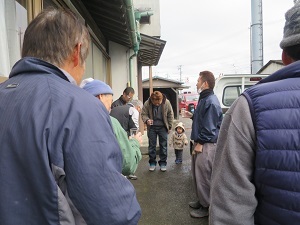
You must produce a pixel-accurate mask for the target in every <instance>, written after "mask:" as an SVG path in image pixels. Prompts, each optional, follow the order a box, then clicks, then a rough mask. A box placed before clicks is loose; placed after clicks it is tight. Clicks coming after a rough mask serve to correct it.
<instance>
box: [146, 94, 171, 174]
mask: <svg viewBox="0 0 300 225" xmlns="http://www.w3.org/2000/svg"><path fill="white" fill-rule="evenodd" d="M142 120H143V122H144V123H147V133H148V139H149V148H148V152H149V164H150V168H149V170H150V171H154V170H155V167H156V163H157V161H156V140H157V136H158V138H159V147H160V151H159V158H160V160H159V161H158V164H159V166H160V170H161V171H163V172H165V171H166V170H167V168H166V166H167V156H168V149H167V147H168V133H170V130H171V129H172V124H173V120H174V113H173V109H172V106H171V103H170V101H169V100H168V99H167V98H166V96H165V95H163V94H162V93H161V92H159V91H154V92H153V93H152V94H151V96H150V98H149V99H148V100H147V101H146V102H145V104H144V107H143V110H142Z"/></svg>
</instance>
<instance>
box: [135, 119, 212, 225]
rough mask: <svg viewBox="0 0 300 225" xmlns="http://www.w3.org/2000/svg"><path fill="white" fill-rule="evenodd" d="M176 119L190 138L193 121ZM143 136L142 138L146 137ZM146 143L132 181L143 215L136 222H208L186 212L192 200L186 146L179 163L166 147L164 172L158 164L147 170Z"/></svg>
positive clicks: (154, 224) (173, 224)
mask: <svg viewBox="0 0 300 225" xmlns="http://www.w3.org/2000/svg"><path fill="white" fill-rule="evenodd" d="M179 121H180V122H183V123H184V125H185V128H186V135H187V137H188V138H189V137H190V133H191V124H192V121H191V120H190V119H187V118H181V117H180V119H179ZM177 122H178V121H177ZM146 135H147V134H145V135H144V136H145V137H144V139H146V140H147V137H146ZM146 145H147V144H146ZM146 145H144V147H143V148H142V149H143V150H142V153H143V158H142V160H141V161H140V163H139V166H138V169H137V171H136V173H135V175H137V176H138V179H137V180H131V183H132V184H133V185H134V187H135V189H136V194H137V198H138V201H139V203H140V206H141V208H142V216H141V219H140V221H139V223H138V224H139V225H187V224H188V225H194V224H197V225H207V224H208V219H207V218H202V219H195V218H192V217H191V216H190V214H189V212H190V211H191V208H190V207H189V206H188V203H189V202H190V201H194V200H195V192H194V188H193V185H192V177H191V158H190V153H189V146H186V147H185V148H184V150H183V162H182V164H175V162H174V161H175V153H174V149H173V148H172V147H171V148H170V147H168V161H167V163H168V165H167V171H166V172H161V171H160V170H159V166H158V165H157V166H156V170H155V171H154V172H150V171H149V163H148V155H146V154H147V146H146Z"/></svg>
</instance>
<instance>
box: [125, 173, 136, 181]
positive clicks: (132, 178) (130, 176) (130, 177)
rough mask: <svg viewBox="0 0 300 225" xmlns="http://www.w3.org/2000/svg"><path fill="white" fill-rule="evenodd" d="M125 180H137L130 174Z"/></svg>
mask: <svg viewBox="0 0 300 225" xmlns="http://www.w3.org/2000/svg"><path fill="white" fill-rule="evenodd" d="M127 178H128V179H130V180H137V176H136V175H134V174H130V175H129V176H127Z"/></svg>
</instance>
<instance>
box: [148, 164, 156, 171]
mask: <svg viewBox="0 0 300 225" xmlns="http://www.w3.org/2000/svg"><path fill="white" fill-rule="evenodd" d="M154 170H155V165H154V164H150V167H149V171H151V172H153V171H154Z"/></svg>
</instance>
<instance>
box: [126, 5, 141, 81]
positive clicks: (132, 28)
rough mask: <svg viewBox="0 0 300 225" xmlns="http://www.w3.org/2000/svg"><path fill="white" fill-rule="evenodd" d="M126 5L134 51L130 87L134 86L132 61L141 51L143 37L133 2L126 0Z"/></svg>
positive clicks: (130, 58)
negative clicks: (138, 27) (138, 28)
mask: <svg viewBox="0 0 300 225" xmlns="http://www.w3.org/2000/svg"><path fill="white" fill-rule="evenodd" d="M125 4H126V11H127V15H128V18H129V23H130V33H131V40H132V46H133V51H134V53H133V55H131V56H130V57H129V82H130V84H129V85H128V86H132V81H133V75H132V71H133V69H132V67H133V66H132V59H133V57H135V56H137V53H138V51H139V49H140V41H141V36H140V34H139V32H138V30H137V25H136V19H135V16H134V8H133V3H132V0H125Z"/></svg>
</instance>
